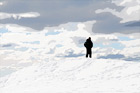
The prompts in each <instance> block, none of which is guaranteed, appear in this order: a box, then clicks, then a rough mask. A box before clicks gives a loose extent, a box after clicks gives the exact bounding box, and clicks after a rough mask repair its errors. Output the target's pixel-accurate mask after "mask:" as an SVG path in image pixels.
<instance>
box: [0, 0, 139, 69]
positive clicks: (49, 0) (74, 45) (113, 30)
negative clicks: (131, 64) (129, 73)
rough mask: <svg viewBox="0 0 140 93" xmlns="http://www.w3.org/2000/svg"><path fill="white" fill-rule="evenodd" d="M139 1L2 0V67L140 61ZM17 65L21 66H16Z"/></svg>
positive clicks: (0, 5)
mask: <svg viewBox="0 0 140 93" xmlns="http://www.w3.org/2000/svg"><path fill="white" fill-rule="evenodd" d="M139 15H140V0H0V51H1V52H0V64H1V68H3V67H5V66H7V65H9V64H11V65H12V66H13V67H14V65H15V64H16V65H19V67H20V66H23V65H28V64H30V63H31V62H39V61H44V60H48V59H49V58H71V57H84V56H85V48H84V46H83V43H84V42H85V40H86V39H87V38H88V37H89V36H90V37H91V38H92V41H93V43H94V48H93V49H92V51H93V58H105V59H108V58H110V59H122V60H127V61H140V16H139ZM17 62H18V64H17Z"/></svg>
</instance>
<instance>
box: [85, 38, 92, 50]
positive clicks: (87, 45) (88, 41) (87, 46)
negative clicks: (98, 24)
mask: <svg viewBox="0 0 140 93" xmlns="http://www.w3.org/2000/svg"><path fill="white" fill-rule="evenodd" d="M84 46H85V47H86V48H92V47H93V43H92V41H91V40H90V39H87V40H86V42H85V43H84Z"/></svg>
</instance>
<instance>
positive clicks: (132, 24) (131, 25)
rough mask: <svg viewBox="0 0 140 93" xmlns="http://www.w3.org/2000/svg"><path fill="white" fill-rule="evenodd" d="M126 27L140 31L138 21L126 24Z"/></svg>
mask: <svg viewBox="0 0 140 93" xmlns="http://www.w3.org/2000/svg"><path fill="white" fill-rule="evenodd" d="M126 26H128V27H139V29H140V21H138V22H133V23H130V24H127V25H126Z"/></svg>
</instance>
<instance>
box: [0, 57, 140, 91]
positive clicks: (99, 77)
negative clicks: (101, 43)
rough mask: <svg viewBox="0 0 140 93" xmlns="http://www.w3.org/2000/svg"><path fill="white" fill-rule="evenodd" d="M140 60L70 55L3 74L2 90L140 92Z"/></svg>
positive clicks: (0, 80) (0, 89) (0, 88)
mask: <svg viewBox="0 0 140 93" xmlns="http://www.w3.org/2000/svg"><path fill="white" fill-rule="evenodd" d="M139 82H140V63H139V62H131V61H122V60H111V59H110V60H109V59H84V58H77V59H72V58H67V59H63V60H62V59H61V60H49V61H47V62H46V61H44V62H40V63H34V64H33V65H31V66H29V67H25V68H23V69H20V70H18V71H16V72H14V73H12V74H10V75H7V76H5V77H1V78H0V93H140V83H139Z"/></svg>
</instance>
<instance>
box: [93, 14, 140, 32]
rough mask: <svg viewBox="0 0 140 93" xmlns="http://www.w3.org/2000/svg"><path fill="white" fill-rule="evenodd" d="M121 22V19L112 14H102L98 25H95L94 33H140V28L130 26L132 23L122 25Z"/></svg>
mask: <svg viewBox="0 0 140 93" xmlns="http://www.w3.org/2000/svg"><path fill="white" fill-rule="evenodd" d="M120 21H121V18H119V17H117V16H114V15H112V14H111V13H100V14H98V19H96V23H95V24H93V33H105V34H110V33H123V34H130V33H140V30H139V26H129V25H130V24H132V22H126V23H120ZM133 23H134V22H133ZM138 23H139V22H138ZM126 25H128V26H126Z"/></svg>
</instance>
